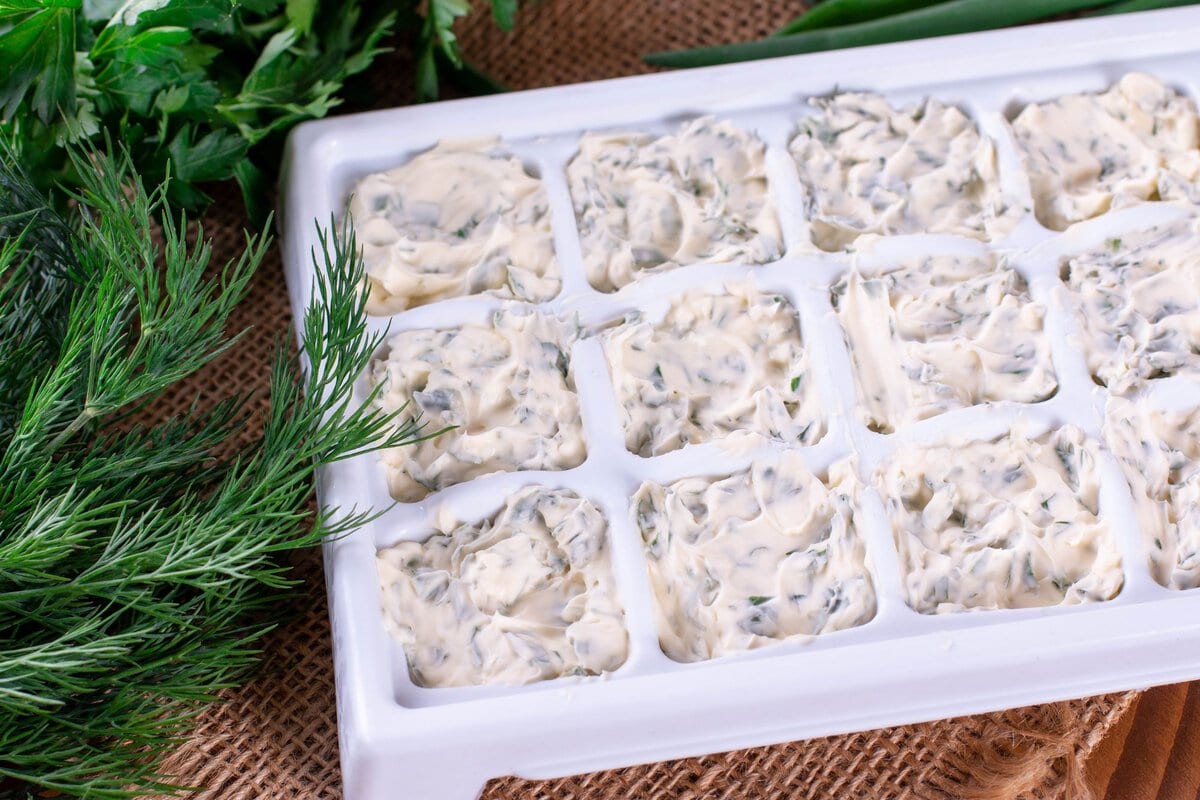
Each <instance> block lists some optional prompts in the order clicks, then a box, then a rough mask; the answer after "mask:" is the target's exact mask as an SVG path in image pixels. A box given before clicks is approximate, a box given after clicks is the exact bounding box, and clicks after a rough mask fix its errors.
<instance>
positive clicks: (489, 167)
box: [350, 139, 561, 314]
mask: <svg viewBox="0 0 1200 800" xmlns="http://www.w3.org/2000/svg"><path fill="white" fill-rule="evenodd" d="M350 219H351V220H352V221H353V223H354V230H355V232H356V234H357V236H358V242H359V245H360V247H361V248H362V253H363V260H364V265H365V267H366V272H367V280H368V282H369V283H370V288H371V293H370V296H369V305H368V310H369V311H370V312H371V313H374V314H391V313H395V312H397V311H403V310H404V309H406V308H412V307H413V306H419V305H424V304H425V303H431V302H433V301H435V300H441V299H443V298H447V297H458V296H461V295H469V294H479V293H481V292H491V293H492V294H496V295H498V296H501V297H513V298H516V299H518V300H529V301H534V302H536V301H539V300H548V299H550V298H551V297H553V296H554V295H556V294H558V290H559V286H560V284H561V281H560V278H559V267H558V262H557V260H556V259H555V256H554V243H553V238H552V235H551V231H550V205H549V202H548V201H547V199H546V190H545V189H544V188H543V187H542V182H541V181H540V180H538V179H537V178H535V177H533V176H532V175H530V174H529V173H528V172H527V171H526V170H525V167H524V166H523V165H522V164H521V161H520V159H518V158H516V157H515V156H513V155H509V154H507V153H505V152H504V151H503V150H501V149H500V147H499V142H498V141H497V140H495V139H483V140H457V141H456V140H449V141H445V142H441V143H439V144H438V145H437V146H436V147H434V148H433V149H431V150H427V151H425V152H424V153H421V154H420V155H417V156H416V157H414V158H413V159H412V160H411V161H409V162H407V163H406V164H403V165H402V166H399V167H396V168H395V169H392V170H388V171H387V172H377V173H374V174H372V175H368V176H367V177H365V178H363V179H362V180H361V181H360V182H359V183H358V185H357V186H356V187H355V188H354V190H353V194H352V196H351V199H350Z"/></svg>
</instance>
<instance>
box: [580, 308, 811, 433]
mask: <svg viewBox="0 0 1200 800" xmlns="http://www.w3.org/2000/svg"><path fill="white" fill-rule="evenodd" d="M603 342H604V353H605V356H606V358H607V360H608V366H609V371H610V372H611V374H612V381H613V386H614V387H615V389H616V394H617V397H616V400H617V403H618V404H619V405H620V408H621V418H622V422H623V424H624V429H625V446H626V447H627V448H628V449H629V451H630V452H632V453H638V454H639V455H643V456H652V455H658V454H660V453H666V452H670V451H672V450H678V449H679V448H681V447H683V446H684V445H686V444H689V443H692V442H706V441H710V440H721V439H724V438H726V437H729V436H731V435H734V434H738V433H742V434H757V435H759V436H762V437H766V438H768V439H771V440H775V441H779V442H784V443H790V444H812V443H813V442H816V441H817V440H818V439H820V438H821V436H822V434H823V433H824V422H823V419H822V414H821V409H820V408H819V407H818V399H817V393H816V391H815V390H814V388H813V385H812V379H811V377H810V368H809V363H810V358H809V355H808V353H807V351H806V349H805V348H804V346H803V344H802V343H801V341H800V328H799V325H798V324H797V321H796V311H795V309H794V308H793V307H792V304H791V303H789V302H788V301H787V299H786V298H784V297H782V296H780V295H777V294H764V293H761V292H756V291H754V289H753V287H751V286H749V285H731V286H726V287H725V293H723V294H709V293H706V292H701V291H693V292H688V293H686V294H684V295H682V296H680V297H677V298H676V299H675V300H674V301H673V302H672V304H671V307H670V309H669V310H668V311H667V314H666V316H665V317H664V318H663V320H662V321H661V322H658V323H652V322H650V321H648V320H646V319H644V318H643V316H642V314H641V313H640V312H633V313H631V314H629V315H628V316H627V317H626V319H625V321H624V322H623V323H622V324H620V325H618V326H616V327H614V328H611V329H609V330H607V331H605V332H604V334H603Z"/></svg>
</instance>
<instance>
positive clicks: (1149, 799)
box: [1087, 681, 1200, 800]
mask: <svg viewBox="0 0 1200 800" xmlns="http://www.w3.org/2000/svg"><path fill="white" fill-rule="evenodd" d="M1087 778H1088V784H1089V785H1090V786H1091V788H1092V793H1093V795H1094V798H1095V800H1200V681H1196V682H1194V683H1180V684H1173V685H1171V686H1159V687H1157V688H1154V689H1151V690H1149V691H1148V692H1146V693H1145V694H1143V695H1142V696H1141V697H1140V698H1139V699H1138V700H1137V702H1136V705H1135V706H1134V707H1133V708H1131V709H1130V710H1129V711H1128V712H1127V713H1126V714H1125V716H1124V718H1123V719H1121V721H1120V722H1119V723H1118V724H1117V725H1116V726H1114V728H1113V730H1112V731H1110V732H1109V734H1108V736H1107V737H1105V739H1104V740H1103V741H1102V742H1101V743H1100V745H1099V747H1097V748H1096V750H1095V752H1093V754H1092V756H1091V758H1089V759H1088V763H1087Z"/></svg>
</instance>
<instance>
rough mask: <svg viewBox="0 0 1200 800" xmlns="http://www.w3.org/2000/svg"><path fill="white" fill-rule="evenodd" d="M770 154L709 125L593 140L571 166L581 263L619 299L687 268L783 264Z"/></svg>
mask: <svg viewBox="0 0 1200 800" xmlns="http://www.w3.org/2000/svg"><path fill="white" fill-rule="evenodd" d="M763 153H764V147H763V144H762V142H760V141H759V140H758V139H757V138H755V137H754V136H752V135H750V134H748V133H746V132H744V131H741V130H738V129H737V128H735V127H734V126H733V125H731V124H729V123H728V122H718V121H715V120H713V119H711V118H703V119H697V120H694V121H692V122H689V123H687V124H685V125H684V126H683V127H682V128H681V129H680V131H679V133H678V134H676V135H673V136H659V137H655V136H651V135H650V134H645V133H593V134H587V135H586V136H584V137H583V138H582V139H581V140H580V142H579V153H578V155H576V156H575V158H573V159H572V160H571V163H570V164H569V165H568V167H567V178H568V182H569V184H570V191H571V198H572V200H573V202H574V205H575V217H576V221H577V224H578V227H579V236H580V244H581V247H582V250H583V265H584V269H585V270H586V272H587V276H588V280H589V281H590V282H591V284H592V286H594V287H595V288H597V289H599V290H600V291H602V292H613V291H616V290H617V289H620V288H621V287H622V286H626V285H627V284H630V283H632V282H633V281H635V280H637V279H638V277H640V276H641V275H643V274H646V273H649V272H662V271H664V270H668V269H671V268H674V267H677V266H679V265H681V264H695V263H699V262H726V261H734V260H742V261H747V262H751V263H761V262H764V261H771V260H773V259H776V258H779V256H780V254H781V248H782V238H781V234H780V232H779V221H778V219H777V217H776V215H775V208H774V205H773V204H772V202H771V198H770V195H769V193H768V191H767V175H766V169H765V167H764V163H763Z"/></svg>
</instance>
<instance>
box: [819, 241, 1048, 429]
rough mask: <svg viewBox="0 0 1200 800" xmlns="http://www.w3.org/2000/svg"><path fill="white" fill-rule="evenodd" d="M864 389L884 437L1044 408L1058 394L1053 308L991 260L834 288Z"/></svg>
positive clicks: (865, 408) (910, 269)
mask: <svg viewBox="0 0 1200 800" xmlns="http://www.w3.org/2000/svg"><path fill="white" fill-rule="evenodd" d="M832 294H833V304H834V307H835V308H836V310H837V316H838V321H839V322H840V323H841V325H842V329H843V330H844V331H845V334H846V344H847V347H848V348H849V351H850V359H851V362H852V364H853V366H854V374H855V378H856V380H857V384H858V399H859V404H858V408H859V412H858V413H859V415H860V417H861V418H862V421H863V422H864V423H865V424H866V425H868V426H869V427H871V428H873V429H874V430H878V431H885V432H891V431H894V430H896V429H898V428H900V427H902V426H904V425H907V424H909V423H912V422H916V421H918V420H922V419H926V418H928V417H932V416H935V415H937V414H942V413H944V412H946V411H950V410H952V409H956V408H964V407H966V406H972V405H977V404H979V403H984V402H992V401H998V400H1011V401H1015V402H1021V403H1032V402H1037V401H1040V400H1044V399H1046V398H1047V397H1049V396H1050V395H1052V394H1054V392H1055V390H1056V389H1057V388H1058V381H1057V380H1056V378H1055V374H1054V368H1053V366H1052V365H1051V363H1050V343H1049V339H1048V337H1046V336H1045V335H1044V331H1043V330H1042V321H1043V318H1044V316H1045V312H1046V309H1045V307H1044V306H1042V305H1041V304H1040V303H1035V302H1033V301H1032V300H1031V299H1030V297H1029V289H1028V287H1027V286H1026V284H1025V281H1024V279H1023V278H1022V277H1021V276H1020V275H1019V274H1018V273H1017V272H1016V271H1015V270H1013V269H1011V268H1008V267H1006V266H1004V264H1003V262H1002V261H998V260H997V259H996V257H994V256H990V255H986V256H985V255H981V256H977V257H960V256H932V257H929V258H925V259H922V260H921V261H918V262H915V263H908V264H900V265H898V266H897V267H895V268H893V269H891V270H889V271H883V272H882V273H881V274H878V275H874V276H871V275H862V274H860V273H859V272H857V271H854V272H851V273H849V274H848V275H847V276H846V277H844V278H843V279H841V280H840V281H838V283H836V284H835V285H834V287H833V291H832Z"/></svg>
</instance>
